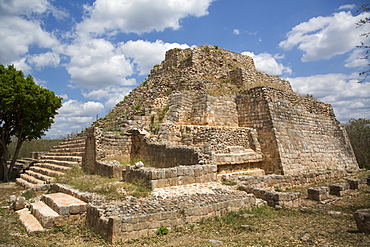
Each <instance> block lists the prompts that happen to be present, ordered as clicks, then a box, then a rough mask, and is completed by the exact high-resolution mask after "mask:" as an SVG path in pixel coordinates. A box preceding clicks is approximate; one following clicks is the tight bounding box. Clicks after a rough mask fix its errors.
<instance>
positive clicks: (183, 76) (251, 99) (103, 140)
mask: <svg viewBox="0 0 370 247" xmlns="http://www.w3.org/2000/svg"><path fill="white" fill-rule="evenodd" d="M93 127H95V128H91V129H89V130H88V131H87V132H88V138H87V144H86V145H87V146H86V147H87V149H86V155H85V158H84V162H83V166H84V167H85V168H86V169H87V170H90V171H92V172H96V169H98V162H96V161H104V160H108V159H112V158H114V157H116V156H121V157H122V156H123V157H127V159H130V160H131V161H134V160H143V161H144V163H147V162H150V166H151V167H152V168H148V169H147V170H145V171H144V170H140V171H139V172H138V171H135V169H134V168H133V167H130V166H128V167H127V169H126V171H125V172H124V174H123V177H126V180H129V179H130V177H131V178H132V177H135V176H139V177H140V176H141V177H142V178H143V177H144V178H146V179H147V180H156V179H157V180H158V181H159V178H161V176H162V177H163V178H171V179H172V177H173V178H174V179H172V180H171V179H170V180H167V181H166V183H164V184H162V185H161V186H158V185H153V187H164V186H166V185H167V186H169V185H180V184H187V183H191V182H203V181H211V180H214V176H213V175H212V174H214V172H215V171H216V172H217V173H218V174H223V173H231V172H234V173H237V172H239V173H243V172H246V171H248V170H251V169H259V170H260V171H262V173H265V174H281V175H294V174H297V173H308V172H317V171H324V170H352V169H358V164H357V162H356V159H355V156H354V153H353V150H352V148H351V145H350V142H349V139H348V137H347V134H346V132H345V130H344V128H343V126H342V125H341V124H340V123H339V122H338V121H337V120H336V119H335V115H334V112H333V109H332V107H331V106H330V105H329V104H325V103H322V102H319V101H317V100H315V99H314V98H312V97H302V96H299V95H297V94H296V93H294V92H293V91H292V88H291V85H290V83H289V82H288V81H286V80H283V79H280V78H279V77H277V76H271V75H268V74H265V73H262V72H260V71H258V70H256V69H255V66H254V63H253V60H252V58H250V57H248V56H245V55H241V54H237V53H233V52H230V51H226V50H223V49H219V48H218V47H216V46H203V47H197V48H192V49H184V50H182V49H172V50H169V51H167V53H166V58H165V60H164V61H163V62H162V63H161V64H160V65H155V66H154V68H153V69H152V71H151V73H150V75H149V76H148V78H147V79H146V80H145V81H144V82H143V83H142V84H141V85H140V86H138V87H137V88H135V89H134V90H133V91H132V92H131V93H130V94H129V95H128V96H126V97H125V99H124V100H123V101H122V102H120V103H119V104H117V106H116V107H115V108H114V109H113V110H112V111H111V112H110V113H109V114H108V115H107V116H106V117H104V118H101V119H99V120H97V121H96V122H95V123H94V124H93ZM153 167H154V168H153ZM190 167H192V171H189V172H188V175H189V177H191V176H193V177H194V175H192V174H194V172H196V171H197V170H200V171H198V173H199V174H198V177H199V176H200V175H204V176H203V178H202V179H198V181H195V180H194V179H190V180H187V181H179V178H178V177H184V176H185V177H186V174H184V169H185V172H186V171H187V170H186V169H187V168H190ZM155 168H156V169H157V170H156V171H155ZM153 169H154V170H153ZM158 169H159V170H160V169H165V170H166V171H163V174H162V175H161V172H160V171H158ZM171 169H172V171H171ZM169 171H171V172H169ZM138 173H139V174H138ZM208 173H209V174H210V175H207V174H208ZM171 176H172V177H171ZM158 181H157V182H158Z"/></svg>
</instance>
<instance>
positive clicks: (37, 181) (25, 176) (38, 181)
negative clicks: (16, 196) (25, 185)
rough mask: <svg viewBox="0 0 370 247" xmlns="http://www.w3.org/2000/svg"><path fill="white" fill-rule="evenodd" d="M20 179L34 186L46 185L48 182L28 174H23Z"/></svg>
mask: <svg viewBox="0 0 370 247" xmlns="http://www.w3.org/2000/svg"><path fill="white" fill-rule="evenodd" d="M20 178H22V179H24V180H26V181H27V182H30V183H33V184H46V181H44V180H41V179H38V178H35V177H34V176H32V175H29V174H27V173H23V174H21V175H20Z"/></svg>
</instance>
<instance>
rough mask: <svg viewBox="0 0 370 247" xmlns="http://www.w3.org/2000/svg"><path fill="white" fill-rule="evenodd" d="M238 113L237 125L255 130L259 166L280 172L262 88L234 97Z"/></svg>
mask: <svg viewBox="0 0 370 247" xmlns="http://www.w3.org/2000/svg"><path fill="white" fill-rule="evenodd" d="M236 101H237V105H238V113H239V126H243V127H249V128H254V129H256V130H257V135H258V137H257V138H258V141H259V143H260V145H261V151H262V154H263V162H262V164H261V167H260V168H262V169H263V170H264V171H265V172H266V173H267V174H271V173H275V174H282V172H283V171H282V167H281V162H280V156H279V152H278V148H277V142H276V138H275V133H274V129H273V128H274V126H273V123H272V119H271V115H270V111H269V105H268V102H267V100H266V99H265V98H264V95H263V92H262V88H253V89H250V90H248V91H244V92H242V93H241V94H240V95H239V96H238V97H237V99H236Z"/></svg>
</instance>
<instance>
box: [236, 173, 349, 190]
mask: <svg viewBox="0 0 370 247" xmlns="http://www.w3.org/2000/svg"><path fill="white" fill-rule="evenodd" d="M347 175H348V173H347V172H346V171H343V170H341V171H339V170H338V171H319V172H311V173H298V174H294V175H277V174H270V175H266V176H238V177H237V178H236V179H237V180H238V181H239V182H240V184H242V185H244V186H253V187H257V188H265V189H271V190H275V189H281V190H286V189H291V188H294V187H302V186H307V185H309V184H313V183H317V182H320V181H326V180H332V179H338V178H342V177H345V176H347Z"/></svg>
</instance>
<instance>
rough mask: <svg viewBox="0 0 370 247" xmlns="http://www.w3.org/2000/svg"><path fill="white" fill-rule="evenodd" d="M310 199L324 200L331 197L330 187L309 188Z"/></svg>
mask: <svg viewBox="0 0 370 247" xmlns="http://www.w3.org/2000/svg"><path fill="white" fill-rule="evenodd" d="M307 191H308V199H311V200H315V201H323V200H325V199H327V198H328V197H329V188H328V187H315V188H312V187H311V188H308V189H307Z"/></svg>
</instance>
